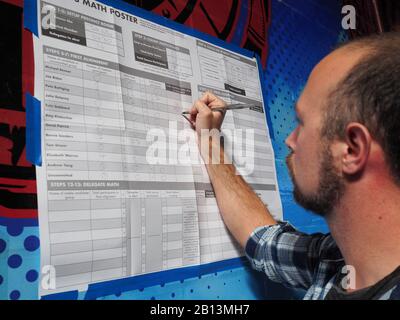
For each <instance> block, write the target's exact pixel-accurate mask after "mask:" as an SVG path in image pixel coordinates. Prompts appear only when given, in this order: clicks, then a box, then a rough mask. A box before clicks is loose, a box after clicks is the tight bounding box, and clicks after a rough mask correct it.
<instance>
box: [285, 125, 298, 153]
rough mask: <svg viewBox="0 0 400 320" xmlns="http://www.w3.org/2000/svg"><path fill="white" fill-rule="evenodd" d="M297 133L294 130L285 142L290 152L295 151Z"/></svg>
mask: <svg viewBox="0 0 400 320" xmlns="http://www.w3.org/2000/svg"><path fill="white" fill-rule="evenodd" d="M295 131H296V129H295V130H293V131H292V132H291V133H290V134H289V136H288V137H287V138H286V140H285V144H286V145H287V147H288V148H289V149H290V150H292V151H294V136H295Z"/></svg>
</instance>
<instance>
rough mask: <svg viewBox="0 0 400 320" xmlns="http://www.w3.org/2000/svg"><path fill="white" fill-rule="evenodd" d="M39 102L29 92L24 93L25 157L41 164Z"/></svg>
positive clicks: (33, 162) (36, 163)
mask: <svg viewBox="0 0 400 320" xmlns="http://www.w3.org/2000/svg"><path fill="white" fill-rule="evenodd" d="M41 134H42V133H41V104H40V101H39V100H38V99H36V98H35V97H33V96H32V95H31V94H30V93H27V94H26V159H27V160H28V161H30V162H31V163H32V164H34V165H37V166H41V165H42V149H41Z"/></svg>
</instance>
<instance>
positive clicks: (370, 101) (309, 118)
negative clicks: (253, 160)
mask: <svg viewBox="0 0 400 320" xmlns="http://www.w3.org/2000/svg"><path fill="white" fill-rule="evenodd" d="M399 53H400V37H399V35H398V34H385V35H381V36H374V37H370V38H364V39H361V40H357V41H355V42H350V43H348V44H345V45H344V46H342V47H340V48H338V49H336V50H335V51H333V52H332V53H331V54H329V55H328V56H327V57H325V58H324V59H323V60H322V61H321V62H320V63H319V64H318V65H317V66H316V67H315V68H314V70H313V71H312V73H311V74H310V77H309V79H308V81H307V84H306V87H305V89H304V91H303V93H302V94H301V96H300V98H299V100H298V101H297V104H296V114H297V117H298V126H297V128H296V129H295V130H294V131H293V132H292V133H291V134H290V136H289V137H288V138H287V140H286V144H287V146H288V147H289V149H290V150H291V153H290V155H289V156H288V158H287V164H288V168H289V171H290V173H291V176H292V179H293V183H294V196H295V199H296V201H297V202H298V203H299V204H300V205H302V206H303V207H304V208H306V209H308V210H312V211H314V212H315V213H317V214H320V215H322V216H323V217H324V218H325V219H326V221H327V224H328V226H329V228H330V231H331V233H330V234H326V235H324V234H312V235H307V234H303V233H301V232H298V231H296V230H295V229H294V228H293V227H292V226H291V225H289V224H288V223H285V222H277V221H275V219H274V218H273V217H272V216H271V214H270V213H269V211H268V209H267V208H266V207H265V205H264V204H263V203H262V202H261V200H260V199H259V198H258V197H257V195H256V194H255V193H254V192H253V190H252V189H251V188H250V187H249V186H248V184H247V183H246V182H245V181H244V180H243V178H242V177H241V176H239V175H236V173H235V168H234V166H233V165H231V164H213V163H212V161H205V162H206V163H207V162H208V164H206V167H207V171H208V174H209V177H210V180H211V183H212V184H213V187H214V191H215V194H216V199H217V203H218V206H219V209H220V212H221V214H222V217H223V219H224V222H225V223H226V225H227V227H228V228H229V230H230V232H231V233H232V234H233V236H234V237H235V238H236V239H237V241H238V242H239V243H240V244H241V245H242V246H243V247H244V248H245V252H246V255H247V257H248V258H249V259H250V261H251V264H252V266H253V267H254V268H255V269H257V270H260V271H264V272H265V273H266V275H267V276H268V277H269V278H270V279H272V280H274V281H278V282H281V283H282V284H284V285H286V286H291V287H297V288H303V289H306V290H307V293H306V295H305V299H399V298H400V285H399V284H400V268H399V265H400V245H399V244H400V54H399ZM221 105H225V103H224V102H223V101H222V100H220V99H219V98H218V97H216V96H214V95H213V94H211V93H206V94H205V95H204V96H203V97H202V98H201V99H199V100H198V101H197V102H196V103H195V104H194V106H193V107H192V109H191V111H190V112H191V121H192V125H193V128H194V129H195V130H196V131H197V133H198V141H199V144H200V146H203V147H204V146H209V148H210V150H211V152H210V155H211V154H213V153H214V154H215V153H217V152H220V150H218V149H217V145H218V144H216V143H215V142H213V141H214V140H213V141H211V140H210V139H209V137H208V136H202V135H201V130H202V129H220V127H221V124H222V121H223V113H222V114H221V113H220V112H212V111H211V110H210V109H212V108H213V107H216V106H221ZM200 149H201V150H206V149H204V148H200ZM221 152H223V150H222V151H221ZM203 157H205V155H204V151H203Z"/></svg>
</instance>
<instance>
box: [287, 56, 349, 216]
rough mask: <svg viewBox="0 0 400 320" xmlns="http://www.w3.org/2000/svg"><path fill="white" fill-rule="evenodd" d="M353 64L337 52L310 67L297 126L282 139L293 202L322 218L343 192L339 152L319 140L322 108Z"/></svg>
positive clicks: (299, 105)
mask: <svg viewBox="0 0 400 320" xmlns="http://www.w3.org/2000/svg"><path fill="white" fill-rule="evenodd" d="M353 64H354V59H351V58H349V57H348V56H347V57H346V55H344V53H343V52H340V50H339V52H334V53H332V54H330V55H329V56H327V57H326V58H325V59H324V60H322V61H321V62H320V63H319V64H318V65H317V66H316V67H315V68H314V70H313V72H312V73H311V75H310V77H309V79H308V82H307V85H306V87H305V89H304V91H303V93H302V95H301V96H300V98H299V100H298V101H297V104H296V115H297V118H298V126H297V128H296V129H295V130H294V131H293V132H292V133H291V134H290V135H289V137H288V138H287V139H286V144H287V145H288V147H289V148H290V149H291V153H290V154H289V156H288V157H287V159H286V160H287V161H286V162H287V165H288V169H289V172H290V175H291V177H292V180H293V184H294V197H295V200H296V201H297V202H298V203H299V204H300V205H301V206H303V207H304V208H305V209H307V210H311V211H314V212H315V213H317V214H320V215H322V216H325V215H327V214H329V213H330V212H332V210H333V209H334V207H335V206H336V205H337V203H338V202H339V200H340V198H341V196H342V195H343V193H344V191H345V182H344V179H343V176H342V174H341V171H340V169H339V167H340V165H339V164H340V152H338V148H337V147H336V146H335V143H334V142H329V141H327V140H326V139H325V138H322V137H321V129H322V125H323V121H324V108H325V107H326V101H327V99H328V96H329V94H330V92H331V90H332V89H333V88H335V87H336V85H337V83H338V82H339V81H340V79H341V78H342V77H343V74H345V73H346V72H347V71H348V70H349V68H350V67H351V66H352V65H353Z"/></svg>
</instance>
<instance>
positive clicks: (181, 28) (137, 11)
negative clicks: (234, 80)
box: [98, 0, 253, 58]
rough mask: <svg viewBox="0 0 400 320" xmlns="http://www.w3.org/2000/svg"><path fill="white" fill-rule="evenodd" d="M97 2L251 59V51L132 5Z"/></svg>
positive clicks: (116, 1) (119, 2)
mask: <svg viewBox="0 0 400 320" xmlns="http://www.w3.org/2000/svg"><path fill="white" fill-rule="evenodd" d="M98 2H102V3H104V4H106V5H108V6H110V7H113V8H115V9H118V10H123V11H126V12H127V13H130V14H132V15H135V16H137V17H140V18H143V19H146V20H149V21H152V22H154V23H157V24H160V25H162V26H164V27H168V28H170V29H173V30H175V31H178V32H182V33H185V34H187V35H190V36H193V37H196V38H198V39H200V40H203V41H207V42H209V43H212V44H214V45H216V46H219V47H222V48H224V49H227V50H230V51H233V52H236V53H238V54H241V55H243V56H245V57H248V58H252V57H253V52H252V51H249V50H246V49H243V48H241V47H239V46H237V45H235V44H232V43H227V42H225V41H223V40H221V39H218V38H216V37H213V36H210V35H209V34H206V33H203V32H200V31H198V30H195V29H193V28H190V27H188V26H185V25H183V24H180V23H177V22H175V21H172V20H169V19H167V18H165V17H162V16H159V15H156V14H154V13H152V12H149V11H146V10H144V9H141V8H139V7H136V6H134V5H132V4H128V3H126V2H122V1H120V0H99V1H98Z"/></svg>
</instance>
